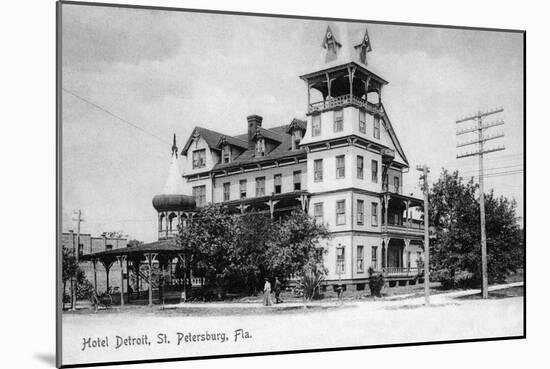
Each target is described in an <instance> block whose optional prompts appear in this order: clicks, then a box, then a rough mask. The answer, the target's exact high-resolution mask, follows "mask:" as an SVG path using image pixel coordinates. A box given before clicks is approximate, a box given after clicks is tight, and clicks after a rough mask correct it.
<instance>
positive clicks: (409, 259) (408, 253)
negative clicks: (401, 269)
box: [407, 251, 411, 269]
mask: <svg viewBox="0 0 550 369" xmlns="http://www.w3.org/2000/svg"><path fill="white" fill-rule="evenodd" d="M410 268H411V252H410V251H407V269H410Z"/></svg>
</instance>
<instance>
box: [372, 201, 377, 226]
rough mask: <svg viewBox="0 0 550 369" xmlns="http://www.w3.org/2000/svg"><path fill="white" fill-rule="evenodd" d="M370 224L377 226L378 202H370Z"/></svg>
mask: <svg viewBox="0 0 550 369" xmlns="http://www.w3.org/2000/svg"><path fill="white" fill-rule="evenodd" d="M371 217H372V218H371V225H373V226H375V227H376V226H378V204H377V203H375V202H373V203H371Z"/></svg>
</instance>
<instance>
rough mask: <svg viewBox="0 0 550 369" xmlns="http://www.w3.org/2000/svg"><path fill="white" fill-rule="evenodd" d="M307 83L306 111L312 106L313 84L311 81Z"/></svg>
mask: <svg viewBox="0 0 550 369" xmlns="http://www.w3.org/2000/svg"><path fill="white" fill-rule="evenodd" d="M306 83H307V110H306V111H309V109H310V106H311V85H310V83H309V81H308V82H306Z"/></svg>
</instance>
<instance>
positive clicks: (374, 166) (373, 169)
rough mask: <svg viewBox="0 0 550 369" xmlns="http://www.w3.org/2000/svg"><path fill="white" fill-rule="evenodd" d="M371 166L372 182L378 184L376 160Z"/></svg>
mask: <svg viewBox="0 0 550 369" xmlns="http://www.w3.org/2000/svg"><path fill="white" fill-rule="evenodd" d="M371 166H372V168H371V171H372V172H371V173H372V182H373V183H378V162H377V161H376V160H373V161H372V163H371Z"/></svg>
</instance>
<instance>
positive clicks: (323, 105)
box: [309, 95, 380, 114]
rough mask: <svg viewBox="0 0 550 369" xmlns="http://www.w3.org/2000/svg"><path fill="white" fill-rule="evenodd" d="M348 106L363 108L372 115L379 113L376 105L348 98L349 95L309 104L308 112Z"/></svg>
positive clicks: (352, 97) (356, 98) (353, 97)
mask: <svg viewBox="0 0 550 369" xmlns="http://www.w3.org/2000/svg"><path fill="white" fill-rule="evenodd" d="M350 104H351V105H354V106H357V107H360V108H365V109H367V110H368V111H369V112H371V113H372V114H379V113H380V110H379V108H378V105H376V104H373V103H371V102H368V101H366V100H362V99H360V98H358V97H356V96H350V95H343V96H338V97H333V98H330V99H327V100H324V101H318V102H314V103H311V104H309V112H310V113H313V112H318V111H323V110H328V109H333V108H336V107H340V106H344V105H350Z"/></svg>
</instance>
